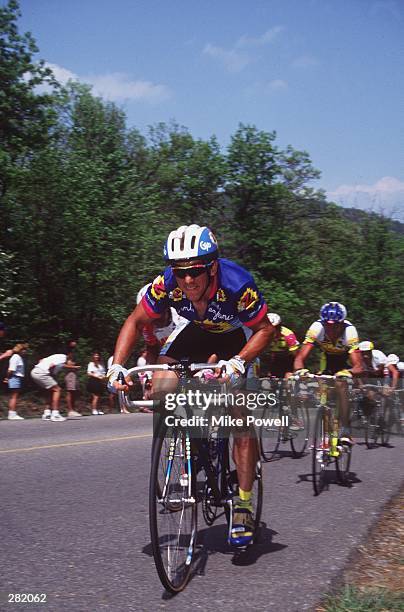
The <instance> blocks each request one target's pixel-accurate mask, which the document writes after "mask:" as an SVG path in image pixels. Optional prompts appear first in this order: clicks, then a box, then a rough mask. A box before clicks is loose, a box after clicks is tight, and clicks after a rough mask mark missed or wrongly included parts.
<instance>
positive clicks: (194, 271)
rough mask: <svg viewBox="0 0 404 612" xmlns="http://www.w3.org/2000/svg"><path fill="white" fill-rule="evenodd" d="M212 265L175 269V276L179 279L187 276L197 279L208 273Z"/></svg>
mask: <svg viewBox="0 0 404 612" xmlns="http://www.w3.org/2000/svg"><path fill="white" fill-rule="evenodd" d="M211 265H212V264H211V263H210V264H206V265H200V266H191V267H190V268H173V272H174V275H175V276H176V277H177V278H185V277H186V276H190V277H191V278H197V277H198V276H201V274H204V272H207V271H208V269H209V268H210V266H211Z"/></svg>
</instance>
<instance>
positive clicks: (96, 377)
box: [87, 352, 107, 415]
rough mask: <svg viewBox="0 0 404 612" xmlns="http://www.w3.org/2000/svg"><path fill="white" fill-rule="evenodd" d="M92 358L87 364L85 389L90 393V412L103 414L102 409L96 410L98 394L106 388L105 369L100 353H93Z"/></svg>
mask: <svg viewBox="0 0 404 612" xmlns="http://www.w3.org/2000/svg"><path fill="white" fill-rule="evenodd" d="M92 357H93V360H92V361H90V363H89V364H88V366H87V374H88V376H89V380H88V383H87V391H89V392H90V393H91V412H92V414H94V415H96V414H104V413H103V412H102V410H98V402H99V399H100V396H101V395H102V393H103V392H104V390H105V389H106V373H107V372H106V370H105V366H104V364H103V363H102V362H101V355H100V354H99V353H98V352H95V353H93V355H92Z"/></svg>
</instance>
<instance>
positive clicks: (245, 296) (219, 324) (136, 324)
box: [108, 225, 273, 545]
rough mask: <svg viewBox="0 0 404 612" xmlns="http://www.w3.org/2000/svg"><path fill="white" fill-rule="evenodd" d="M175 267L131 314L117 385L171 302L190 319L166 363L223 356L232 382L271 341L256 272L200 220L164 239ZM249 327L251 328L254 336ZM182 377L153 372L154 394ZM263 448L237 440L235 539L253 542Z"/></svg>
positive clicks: (120, 345) (122, 337)
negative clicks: (223, 249)
mask: <svg viewBox="0 0 404 612" xmlns="http://www.w3.org/2000/svg"><path fill="white" fill-rule="evenodd" d="M164 258H165V260H166V262H167V264H168V267H166V269H165V270H164V272H163V273H162V274H161V275H159V276H158V277H157V278H156V279H155V280H154V281H153V283H152V284H151V286H150V287H149V288H148V289H147V291H146V293H145V295H144V296H143V298H142V300H141V302H140V304H139V305H138V306H137V307H136V309H135V310H134V311H133V312H132V314H130V315H129V317H128V318H127V320H126V322H125V323H124V325H123V327H122V329H121V332H120V334H119V337H118V340H117V344H116V348H115V354H114V364H113V365H112V367H111V368H110V370H109V373H108V374H109V378H110V383H112V384H113V385H114V386H115V388H117V389H122V388H124V389H126V388H127V387H125V386H122V385H119V383H118V382H117V380H116V379H117V376H118V374H119V372H122V371H123V364H124V363H125V361H126V360H127V358H128V356H129V355H130V353H131V351H132V350H133V347H134V345H135V342H136V340H137V338H138V336H139V333H140V331H141V329H142V327H143V326H144V325H150V324H151V323H152V322H153V321H156V320H157V319H159V318H160V317H161V315H162V314H163V313H165V312H166V311H167V310H168V309H170V307H173V308H175V310H176V311H177V313H178V314H179V315H180V316H182V317H184V318H185V319H186V320H187V321H188V324H186V325H181V326H179V327H177V328H176V329H175V330H174V331H173V333H172V334H171V335H170V336H169V338H168V339H167V341H166V342H165V344H164V346H163V347H162V349H161V352H160V356H159V358H158V362H159V363H173V362H176V361H179V360H180V359H181V358H183V357H184V356H187V357H189V358H190V359H191V360H192V361H195V362H206V361H207V360H208V358H209V357H210V356H211V355H212V354H216V355H217V356H218V358H219V360H220V361H219V364H220V366H221V367H223V368H224V370H225V372H226V376H227V378H228V380H229V381H230V383H232V384H237V383H238V382H240V379H241V378H242V376H243V374H244V373H245V370H246V364H247V363H248V362H251V361H252V360H253V359H255V357H257V356H258V354H259V353H261V352H262V351H263V350H264V348H265V346H266V345H267V344H268V341H269V339H270V336H271V334H272V332H273V327H272V325H271V324H270V322H269V320H268V318H267V317H266V316H265V315H266V314H267V305H266V303H265V301H264V299H263V297H262V295H261V293H260V292H259V290H258V289H257V287H256V285H255V282H254V279H253V278H252V276H251V275H250V274H249V273H248V272H247V271H246V270H245V269H244V268H242V267H241V266H239V265H237V264H236V263H234V262H232V261H229V260H227V259H222V258H219V252H218V245H217V241H216V238H215V236H214V235H213V233H212V232H211V230H210V229H209V228H208V227H206V226H202V227H200V226H199V225H189V226H181V227H179V228H178V229H177V230H175V231H172V232H171V233H170V234H169V236H168V239H167V241H166V244H165V248H164ZM243 326H246V327H247V328H249V329H250V330H251V332H252V335H251V337H250V338H249V339H248V340H247V339H246V335H245V333H244V331H243ZM177 382H178V379H177V376H176V374H175V373H174V372H156V373H154V375H153V389H154V392H155V393H156V392H161V391H165V392H167V391H172V390H173V389H175V387H176V385H177ZM257 459H258V450H257V445H256V440H255V438H252V437H250V436H249V435H248V432H243V433H242V434H241V435H240V436H236V437H235V441H234V460H235V463H236V466H237V473H238V479H239V499H238V501H237V502H236V504H235V505H234V516H233V528H232V532H231V536H230V538H231V543H232V544H235V545H246V544H248V543H250V542H251V541H252V539H253V537H254V518H253V513H252V499H251V491H252V487H253V482H254V477H255V466H256V462H257Z"/></svg>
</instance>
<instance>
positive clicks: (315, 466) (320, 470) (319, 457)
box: [312, 407, 329, 495]
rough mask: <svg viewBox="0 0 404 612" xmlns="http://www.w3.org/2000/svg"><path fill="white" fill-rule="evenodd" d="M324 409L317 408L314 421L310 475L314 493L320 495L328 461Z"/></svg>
mask: <svg viewBox="0 0 404 612" xmlns="http://www.w3.org/2000/svg"><path fill="white" fill-rule="evenodd" d="M325 417H326V414H325V409H324V408H323V407H321V408H319V409H318V411H317V414H316V419H315V421H314V432H313V448H312V475H313V489H314V494H315V495H320V493H321V491H322V490H323V489H324V486H325V482H326V468H327V465H328V463H329V458H328V450H327V449H326V431H325Z"/></svg>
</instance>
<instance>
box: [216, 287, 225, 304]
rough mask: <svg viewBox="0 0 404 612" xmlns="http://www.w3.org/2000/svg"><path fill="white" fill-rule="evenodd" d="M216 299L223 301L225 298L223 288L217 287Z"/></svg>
mask: <svg viewBox="0 0 404 612" xmlns="http://www.w3.org/2000/svg"><path fill="white" fill-rule="evenodd" d="M216 299H217V301H218V302H225V301H226V300H227V298H226V294H225V292H224V291H223V289H218V290H217V293H216Z"/></svg>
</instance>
